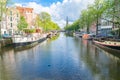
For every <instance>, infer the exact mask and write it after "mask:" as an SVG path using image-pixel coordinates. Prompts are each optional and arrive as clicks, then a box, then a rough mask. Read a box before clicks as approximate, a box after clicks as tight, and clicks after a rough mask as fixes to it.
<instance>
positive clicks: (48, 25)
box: [34, 12, 60, 31]
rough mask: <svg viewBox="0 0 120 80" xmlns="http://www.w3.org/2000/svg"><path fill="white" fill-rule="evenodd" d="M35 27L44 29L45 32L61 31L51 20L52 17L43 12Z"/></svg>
mask: <svg viewBox="0 0 120 80" xmlns="http://www.w3.org/2000/svg"><path fill="white" fill-rule="evenodd" d="M34 26H37V27H42V28H43V30H44V31H48V30H59V29H60V27H59V26H58V25H57V24H56V23H55V22H53V21H52V20H51V16H50V14H48V13H47V12H41V13H40V14H39V15H38V16H37V17H36V19H35V23H34Z"/></svg>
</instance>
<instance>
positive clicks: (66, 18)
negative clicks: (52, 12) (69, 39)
mask: <svg viewBox="0 0 120 80" xmlns="http://www.w3.org/2000/svg"><path fill="white" fill-rule="evenodd" d="M67 26H68V16H67V17H66V27H67Z"/></svg>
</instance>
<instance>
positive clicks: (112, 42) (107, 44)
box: [93, 39, 120, 50]
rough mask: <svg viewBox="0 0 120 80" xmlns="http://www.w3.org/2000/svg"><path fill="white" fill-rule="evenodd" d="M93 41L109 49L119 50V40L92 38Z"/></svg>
mask: <svg viewBox="0 0 120 80" xmlns="http://www.w3.org/2000/svg"><path fill="white" fill-rule="evenodd" d="M93 43H95V44H97V45H102V46H105V47H108V48H111V49H115V50H120V41H119V40H109V39H108V40H99V39H98V40H93Z"/></svg>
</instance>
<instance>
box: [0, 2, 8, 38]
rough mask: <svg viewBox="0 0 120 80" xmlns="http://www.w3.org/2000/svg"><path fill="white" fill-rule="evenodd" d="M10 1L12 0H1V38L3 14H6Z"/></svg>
mask: <svg viewBox="0 0 120 80" xmlns="http://www.w3.org/2000/svg"><path fill="white" fill-rule="evenodd" d="M8 3H10V0H0V38H1V27H2V19H3V14H6V10H7V8H6V6H7V4H8Z"/></svg>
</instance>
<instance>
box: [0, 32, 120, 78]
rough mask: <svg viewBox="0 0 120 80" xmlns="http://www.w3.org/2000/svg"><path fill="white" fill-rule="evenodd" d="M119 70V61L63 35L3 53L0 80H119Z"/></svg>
mask: <svg viewBox="0 0 120 80" xmlns="http://www.w3.org/2000/svg"><path fill="white" fill-rule="evenodd" d="M119 66H120V58H119V57H117V56H115V55H113V54H110V53H109V52H106V51H104V50H102V49H101V48H99V47H97V46H95V45H93V44H92V42H90V41H87V40H82V39H79V38H74V37H70V36H67V37H66V36H65V35H64V34H63V33H62V34H60V35H58V36H57V37H55V38H54V39H50V40H46V41H44V42H43V43H41V44H39V45H37V46H35V47H33V48H30V49H27V50H21V51H16V50H14V49H13V48H7V49H2V51H1V53H0V80H120V78H119V74H120V68H119Z"/></svg>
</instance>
